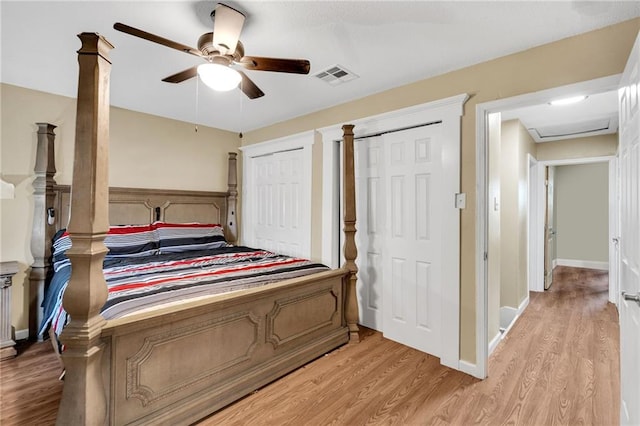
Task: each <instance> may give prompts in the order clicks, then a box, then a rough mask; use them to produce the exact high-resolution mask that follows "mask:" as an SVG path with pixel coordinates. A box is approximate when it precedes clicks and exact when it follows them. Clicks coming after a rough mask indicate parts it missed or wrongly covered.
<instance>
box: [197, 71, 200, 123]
mask: <svg viewBox="0 0 640 426" xmlns="http://www.w3.org/2000/svg"><path fill="white" fill-rule="evenodd" d="M198 80H200V79H199V78H196V133H198V108H199V106H198V105H199V104H200V102H199V100H198V93H199V88H200V82H199V81H198Z"/></svg>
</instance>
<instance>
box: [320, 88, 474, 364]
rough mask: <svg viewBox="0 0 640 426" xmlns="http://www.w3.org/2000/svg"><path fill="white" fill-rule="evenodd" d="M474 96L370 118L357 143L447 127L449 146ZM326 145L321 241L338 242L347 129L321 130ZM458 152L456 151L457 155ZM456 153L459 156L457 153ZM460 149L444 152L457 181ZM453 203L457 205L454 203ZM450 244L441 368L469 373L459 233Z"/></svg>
mask: <svg viewBox="0 0 640 426" xmlns="http://www.w3.org/2000/svg"><path fill="white" fill-rule="evenodd" d="M468 98H469V96H468V95H467V94H466V93H464V94H461V95H457V96H452V97H450V98H446V99H441V100H438V101H434V102H428V103H425V104H421V105H416V106H412V107H408V108H403V109H399V110H395V111H390V112H387V113H384V114H379V115H375V116H371V117H366V118H362V119H357V120H350V123H351V124H354V125H355V128H354V133H355V136H356V137H359V136H365V135H373V134H377V133H381V132H385V131H389V130H397V129H402V128H408V127H412V126H416V125H422V124H427V123H433V122H438V121H442V123H443V125H444V126H443V130H442V135H443V137H444V138H447V139H449V140H458V141H460V127H461V126H460V117H461V116H462V114H463V106H464V103H465V102H466V101H467V99H468ZM318 132H320V133H321V134H322V140H323V159H322V169H323V172H322V173H323V188H322V210H323V211H322V217H323V221H322V235H332V236H336V235H338V233H339V232H340V229H339V227H340V221H339V220H336V218H335V211H336V210H337V209H338V207H339V205H336V203H339V197H338V196H337V195H336V191H339V188H338V187H337V186H336V185H332V184H331V183H332V182H333V183H335V178H334V177H335V176H336V172H337V169H338V167H339V162H338V161H337V156H336V154H335V145H336V144H335V142H336V141H339V140H341V139H342V124H335V125H332V126H328V127H325V128H322V129H318ZM456 149H457V151H456ZM454 151H455V152H454ZM459 159H460V144H459V143H458V144H457V148H455V149H454V147H450V148H449V149H447V150H445V154H444V155H443V161H444V162H445V167H456V168H457V170H458V173H457V174H456V175H457V176H459V175H460V173H459V170H460V162H459ZM446 184H447V188H446V189H445V191H447V192H450V193H452V194H454V193H457V192H460V181H459V179H458V181H457V182H447V183H446ZM451 202H452V203H453V202H454V200H453V199H452V200H451ZM448 240H450V241H451V242H452V244H451V245H450V247H449V249H450V250H451V251H453V252H454V253H453V255H449V256H443V266H442V267H443V270H445V271H452V272H451V274H452V275H455V276H456V277H457V278H456V279H455V280H454V281H455V283H456V284H455V285H447V286H443V289H442V299H441V300H442V307H443V309H442V312H443V314H442V326H443V328H442V352H441V356H440V363H441V364H442V365H446V366H447V367H451V368H454V369H456V370H460V369H461V368H462V369H464V371H466V368H465V365H464V364H461V362H460V265H459V262H458V263H456V262H455V261H454V259H453V258H454V257H455V259H459V257H460V244H459V241H460V230H459V228H458V229H457V230H456V232H451V233H450V235H449V238H448ZM335 242H336V241H335V238H323V241H322V261H323V262H324V263H327V264H330V265H332V266H337V265H334V264H333V262H335V259H337V258H338V254H337V253H336V251H338V252H339V248H338V247H337V246H336V244H335Z"/></svg>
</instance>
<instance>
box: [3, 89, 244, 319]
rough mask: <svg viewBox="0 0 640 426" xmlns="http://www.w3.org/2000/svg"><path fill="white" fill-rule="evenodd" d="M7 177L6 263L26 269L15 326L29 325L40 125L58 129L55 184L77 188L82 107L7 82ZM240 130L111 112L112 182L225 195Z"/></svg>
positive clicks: (16, 290) (16, 297)
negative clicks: (10, 190) (10, 193)
mask: <svg viewBox="0 0 640 426" xmlns="http://www.w3.org/2000/svg"><path fill="white" fill-rule="evenodd" d="M0 90H1V93H0V94H1V103H2V104H1V106H2V112H1V120H2V130H1V133H0V134H1V137H2V140H1V144H0V157H1V168H0V173H1V175H2V178H3V179H4V180H7V181H10V182H12V183H14V184H16V194H15V198H14V199H11V200H2V205H1V208H0V227H1V234H0V235H1V244H0V260H1V261H10V260H15V261H18V262H19V264H20V271H19V273H18V274H17V275H16V276H15V277H14V282H13V289H12V293H13V294H12V298H13V303H12V324H13V326H14V327H15V328H16V330H23V329H26V328H27V327H28V318H27V315H28V305H27V301H28V277H27V275H26V273H27V272H28V271H27V268H28V267H29V266H30V265H31V262H32V261H33V258H32V256H31V249H30V247H29V242H30V238H31V225H32V220H33V198H32V197H31V194H32V192H33V189H32V187H31V182H32V180H33V177H34V176H33V167H34V165H35V149H36V131H37V126H35V124H34V123H36V122H48V123H51V124H55V125H57V126H58V127H57V128H56V130H55V133H56V166H57V174H56V177H55V178H56V181H57V182H58V183H60V184H70V183H71V177H72V168H73V144H74V139H75V115H76V111H75V108H76V102H75V99H73V98H67V97H64V96H57V95H52V94H48V93H43V92H37V91H34V90H28V89H24V88H20V87H16V86H11V85H6V84H2V85H0ZM238 145H239V140H238V137H237V135H236V134H235V133H231V132H226V131H222V130H217V129H212V128H207V127H204V126H199V128H198V132H197V133H196V132H195V130H194V126H193V124H189V123H185V122H180V121H175V120H169V119H165V118H161V117H156V116H152V115H148V114H141V113H136V112H133V111H128V110H124V109H121V108H111V126H110V163H109V181H110V184H111V185H112V186H130V187H140V188H170V189H191V190H209V191H226V189H227V186H226V182H227V152H229V151H237V148H238Z"/></svg>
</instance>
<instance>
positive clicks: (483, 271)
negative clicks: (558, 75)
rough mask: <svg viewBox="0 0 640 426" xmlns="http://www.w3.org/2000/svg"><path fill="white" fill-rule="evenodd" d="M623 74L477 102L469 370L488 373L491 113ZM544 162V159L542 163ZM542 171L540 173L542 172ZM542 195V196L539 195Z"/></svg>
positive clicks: (599, 86)
mask: <svg viewBox="0 0 640 426" xmlns="http://www.w3.org/2000/svg"><path fill="white" fill-rule="evenodd" d="M619 81H620V75H619V74H618V75H612V76H609V77H603V78H598V79H595V80H590V81H586V82H580V83H575V84H570V85H567V86H562V87H556V88H552V89H547V90H541V91H539V92H533V93H527V94H524V95H519V96H514V97H511V98H504V99H498V100H495V101H490V102H484V103H480V104H477V105H476V364H475V365H469V367H470V368H469V371H468V373H469V374H472V375H473V376H475V377H478V378H481V379H484V378H485V377H487V365H488V358H489V355H488V353H489V347H488V344H489V342H488V338H487V335H488V324H489V319H488V308H487V306H488V300H487V295H488V281H487V264H486V255H487V250H488V246H487V242H488V235H487V231H488V229H487V228H488V227H487V216H488V215H487V208H488V202H487V193H488V187H487V185H488V179H487V174H488V164H487V161H488V146H489V144H488V140H489V139H488V129H489V126H488V116H489V114H492V113H496V112H500V111H504V110H507V109H513V108H520V107H525V106H531V105H536V104H541V103H545V102H549V101H550V100H551V99H555V98H559V97H564V96H568V95H571V94H575V93H576V92H581V93H583V94H587V95H589V94H595V93H600V92H604V91H609V90H617V88H618V82H619ZM539 164H540V163H539ZM538 174H540V173H538ZM538 198H539V197H538Z"/></svg>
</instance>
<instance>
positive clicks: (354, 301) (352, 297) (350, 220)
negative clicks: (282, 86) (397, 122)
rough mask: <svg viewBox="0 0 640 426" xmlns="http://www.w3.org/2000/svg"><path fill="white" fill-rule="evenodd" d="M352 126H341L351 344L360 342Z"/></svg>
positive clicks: (348, 322)
mask: <svg viewBox="0 0 640 426" xmlns="http://www.w3.org/2000/svg"><path fill="white" fill-rule="evenodd" d="M353 127H354V126H353V124H345V125H344V126H342V132H343V141H342V147H343V151H342V152H343V162H344V166H343V167H344V168H343V173H344V191H343V192H344V265H343V266H342V267H343V268H346V269H347V270H348V271H349V272H350V274H349V276H348V277H347V282H346V295H345V304H346V309H345V317H346V320H347V326H348V327H349V338H350V342H351V343H357V342H359V341H360V335H359V333H358V330H359V329H358V298H357V294H356V282H357V280H358V277H357V275H356V274H357V273H358V267H357V266H356V256H357V255H358V249H357V247H356V240H355V237H356V182H355V171H354V159H353V157H354V153H353Z"/></svg>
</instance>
